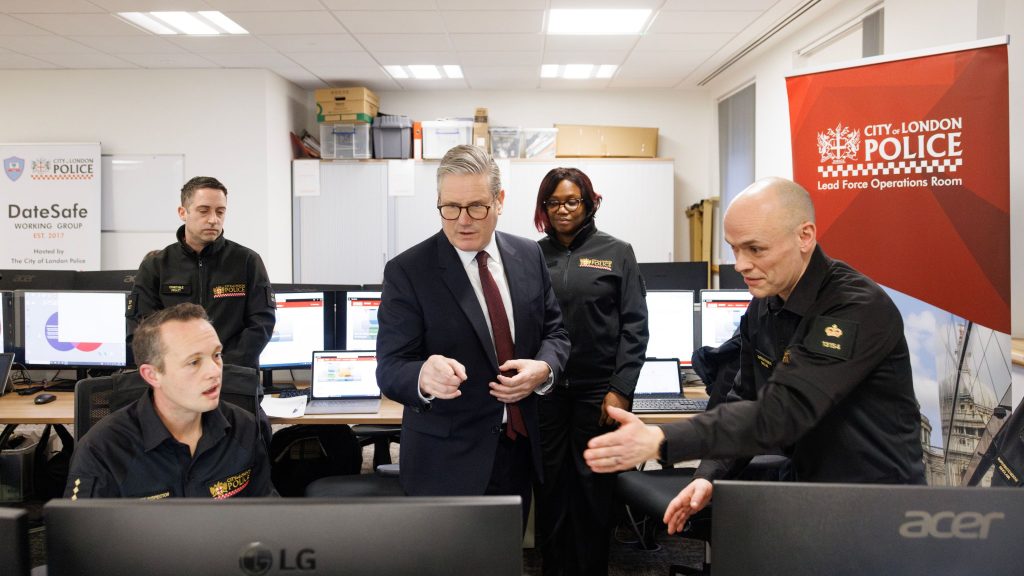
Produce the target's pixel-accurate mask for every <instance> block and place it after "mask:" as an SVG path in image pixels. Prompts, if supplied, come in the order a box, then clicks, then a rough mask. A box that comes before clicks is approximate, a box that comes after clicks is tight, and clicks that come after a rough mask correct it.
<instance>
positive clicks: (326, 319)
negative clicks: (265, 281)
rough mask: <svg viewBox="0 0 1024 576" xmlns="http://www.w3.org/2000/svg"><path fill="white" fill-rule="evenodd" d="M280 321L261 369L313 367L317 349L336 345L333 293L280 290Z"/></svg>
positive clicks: (278, 296) (278, 301)
mask: <svg viewBox="0 0 1024 576" xmlns="http://www.w3.org/2000/svg"><path fill="white" fill-rule="evenodd" d="M276 298H277V312H276V313H277V321H276V322H275V324H274V334H273V336H271V338H270V342H268V343H267V345H266V347H265V348H263V352H262V353H261V354H260V368H262V369H273V368H298V367H305V368H308V367H309V361H310V358H311V357H312V356H313V352H314V351H315V350H324V349H329V348H332V347H333V345H334V344H333V343H334V293H333V292H322V291H320V292H278V293H277V294H276Z"/></svg>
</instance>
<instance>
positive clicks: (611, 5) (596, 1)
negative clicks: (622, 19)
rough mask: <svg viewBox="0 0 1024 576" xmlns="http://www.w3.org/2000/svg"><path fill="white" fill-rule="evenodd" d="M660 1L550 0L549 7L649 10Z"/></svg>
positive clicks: (655, 7)
mask: <svg viewBox="0 0 1024 576" xmlns="http://www.w3.org/2000/svg"><path fill="white" fill-rule="evenodd" d="M662 1H663V0H629V2H623V1H622V0H551V7H552V8H559V9H566V8H576V9H580V8H596V9H615V8H649V9H651V10H656V9H657V8H658V6H659V5H661V3H662ZM705 1H707V0H705Z"/></svg>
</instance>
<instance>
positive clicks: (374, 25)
mask: <svg viewBox="0 0 1024 576" xmlns="http://www.w3.org/2000/svg"><path fill="white" fill-rule="evenodd" d="M333 14H334V15H335V16H336V17H337V18H338V20H341V23H342V24H344V25H345V28H347V29H348V31H349V32H350V33H352V34H355V35H360V34H394V33H402V32H415V33H417V34H443V33H444V32H445V28H444V22H443V21H442V20H441V14H440V13H439V12H437V11H431V12H428V11H407V12H402V11H380V12H351V11H337V12H333Z"/></svg>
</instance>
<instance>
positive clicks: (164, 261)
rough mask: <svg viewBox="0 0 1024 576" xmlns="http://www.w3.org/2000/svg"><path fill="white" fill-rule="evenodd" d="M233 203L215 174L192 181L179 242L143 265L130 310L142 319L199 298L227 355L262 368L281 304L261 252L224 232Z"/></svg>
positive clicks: (184, 193) (229, 360) (184, 197)
mask: <svg viewBox="0 0 1024 576" xmlns="http://www.w3.org/2000/svg"><path fill="white" fill-rule="evenodd" d="M227 205H228V189H227V187H225V186H224V185H223V184H221V183H220V181H218V180H217V179H216V178H211V177H209V176H197V177H195V178H193V179H191V180H189V181H188V182H186V183H185V186H184V187H182V189H181V206H178V217H179V218H181V221H182V222H184V224H183V225H182V226H181V228H178V241H177V242H175V243H174V244H171V245H170V246H168V247H166V248H164V249H163V250H161V251H160V252H159V253H158V254H156V255H155V256H153V257H151V258H146V259H145V260H143V262H142V265H141V266H139V272H138V274H136V275H135V288H134V290H133V291H132V296H131V302H130V303H129V315H131V316H132V317H133V319H134V321H135V322H133V324H135V323H137V322H138V321H139V320H141V319H142V318H145V317H146V316H149V315H150V314H152V313H153V312H156V311H157V310H162V309H164V308H168V307H170V306H173V305H175V304H178V303H181V302H192V303H195V304H199V305H200V306H202V307H203V308H205V309H206V313H207V314H209V316H210V321H211V322H212V323H213V327H214V328H216V329H217V336H219V337H220V341H221V342H222V343H223V344H224V362H225V363H226V364H236V365H239V366H249V367H251V368H259V358H260V352H262V351H263V347H264V346H266V345H267V342H269V341H270V337H271V335H273V333H274V321H275V311H276V309H277V303H276V302H275V300H274V290H273V288H271V286H270V278H269V277H268V276H267V269H266V268H265V267H264V266H263V260H261V259H260V256H259V254H257V253H255V252H253V251H252V250H250V249H248V248H246V247H245V246H242V245H241V244H237V243H235V242H232V241H231V240H228V239H226V238H224V217H225V214H226V213H227ZM132 332H134V331H132Z"/></svg>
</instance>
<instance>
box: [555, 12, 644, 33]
mask: <svg viewBox="0 0 1024 576" xmlns="http://www.w3.org/2000/svg"><path fill="white" fill-rule="evenodd" d="M650 16H651V11H650V10H646V9H630V10H603V9H602V10H591V9H586V10H569V9H558V8H555V9H551V10H548V31H547V33H548V34H567V35H615V34H640V33H641V32H643V29H644V25H645V24H647V20H648V19H649V18H650Z"/></svg>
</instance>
